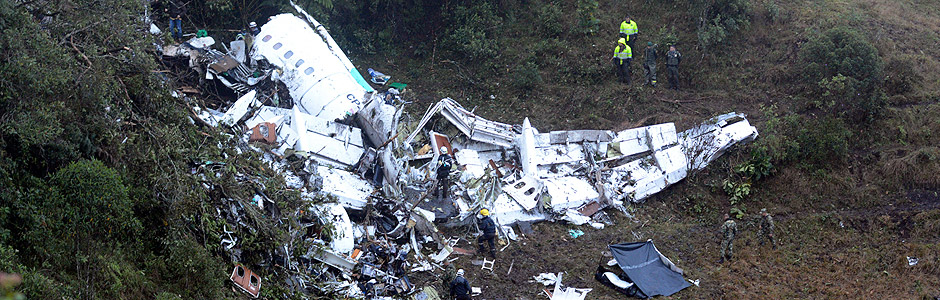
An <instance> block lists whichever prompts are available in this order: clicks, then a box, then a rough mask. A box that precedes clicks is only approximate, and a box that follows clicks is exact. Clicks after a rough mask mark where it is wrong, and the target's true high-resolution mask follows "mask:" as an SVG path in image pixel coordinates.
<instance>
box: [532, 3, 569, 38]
mask: <svg viewBox="0 0 940 300" xmlns="http://www.w3.org/2000/svg"><path fill="white" fill-rule="evenodd" d="M563 17H564V12H563V11H562V10H561V8H560V7H558V5H555V4H546V5H545V6H542V8H541V9H539V13H538V19H539V20H540V21H539V28H540V29H541V31H542V37H543V38H552V37H559V36H560V35H561V34H562V33H564V32H565V28H567V26H565V24H564V23H563V22H562V18H563Z"/></svg>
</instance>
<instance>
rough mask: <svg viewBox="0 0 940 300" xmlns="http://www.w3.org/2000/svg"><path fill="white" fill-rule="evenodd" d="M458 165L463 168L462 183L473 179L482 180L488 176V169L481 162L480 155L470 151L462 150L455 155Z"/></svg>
mask: <svg viewBox="0 0 940 300" xmlns="http://www.w3.org/2000/svg"><path fill="white" fill-rule="evenodd" d="M454 159H455V160H456V161H457V164H458V165H460V166H463V170H462V172H460V182H464V183H466V182H468V181H470V180H471V179H473V178H480V177H482V176H483V175H485V174H486V168H484V167H483V164H482V162H481V160H480V154H479V153H478V152H476V151H473V150H470V149H461V150H460V151H457V152H456V153H454Z"/></svg>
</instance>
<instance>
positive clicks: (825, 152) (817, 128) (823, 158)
mask: <svg viewBox="0 0 940 300" xmlns="http://www.w3.org/2000/svg"><path fill="white" fill-rule="evenodd" d="M851 137H852V132H851V131H849V129H848V127H847V126H846V125H845V122H843V121H842V120H841V119H837V118H830V117H822V118H819V119H809V120H806V121H804V122H803V124H802V126H801V127H800V130H799V133H798V134H797V135H796V142H797V143H798V144H799V150H800V152H799V158H800V159H802V160H803V161H805V162H807V163H810V164H812V165H815V166H816V167H820V168H825V167H827V166H830V165H834V164H838V163H841V162H844V161H845V156H846V154H848V152H849V138H851Z"/></svg>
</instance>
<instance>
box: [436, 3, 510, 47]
mask: <svg viewBox="0 0 940 300" xmlns="http://www.w3.org/2000/svg"><path fill="white" fill-rule="evenodd" d="M448 19H450V24H452V27H451V28H450V34H448V35H447V37H446V38H445V45H447V47H448V48H449V49H450V50H451V51H453V52H455V53H457V54H460V55H464V56H466V58H468V59H471V60H477V59H484V58H488V59H492V58H493V57H494V56H496V55H497V53H498V52H497V50H498V49H499V44H498V42H497V41H496V39H495V38H494V37H495V34H492V33H490V32H491V31H492V30H494V29H495V28H496V27H498V26H499V25H500V24H501V23H502V18H500V17H499V16H498V15H496V9H495V8H493V5H492V4H490V3H489V2H480V3H476V4H473V5H472V6H469V7H466V6H458V7H457V8H455V9H454V10H453V12H452V14H451V15H450V16H449V18H448Z"/></svg>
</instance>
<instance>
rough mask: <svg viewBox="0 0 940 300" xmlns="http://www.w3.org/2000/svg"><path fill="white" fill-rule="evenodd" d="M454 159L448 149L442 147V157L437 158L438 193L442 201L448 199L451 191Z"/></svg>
mask: <svg viewBox="0 0 940 300" xmlns="http://www.w3.org/2000/svg"><path fill="white" fill-rule="evenodd" d="M452 164H453V159H452V158H451V157H450V154H449V153H448V152H447V147H441V156H440V157H438V158H437V191H436V192H440V194H439V195H440V196H441V198H442V199H447V191H448V190H450V169H451V165H452Z"/></svg>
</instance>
